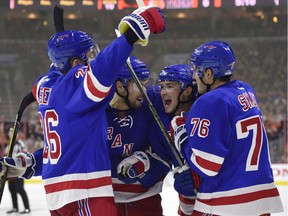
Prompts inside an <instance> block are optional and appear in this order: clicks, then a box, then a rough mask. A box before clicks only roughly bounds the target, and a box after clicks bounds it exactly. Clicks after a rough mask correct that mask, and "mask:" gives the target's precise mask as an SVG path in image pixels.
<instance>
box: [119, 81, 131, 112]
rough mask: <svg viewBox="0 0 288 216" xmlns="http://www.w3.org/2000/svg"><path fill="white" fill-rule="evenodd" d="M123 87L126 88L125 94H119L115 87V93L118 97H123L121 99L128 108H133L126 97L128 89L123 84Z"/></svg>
mask: <svg viewBox="0 0 288 216" xmlns="http://www.w3.org/2000/svg"><path fill="white" fill-rule="evenodd" d="M124 88H125V90H126V92H127V95H126V96H123V95H121V94H120V93H119V92H118V90H117V88H116V89H115V92H116V93H117V95H119V97H121V98H123V99H124V100H125V103H126V104H127V106H128V107H129V109H133V107H132V106H131V104H130V101H129V99H128V97H129V91H128V89H127V87H126V86H124Z"/></svg>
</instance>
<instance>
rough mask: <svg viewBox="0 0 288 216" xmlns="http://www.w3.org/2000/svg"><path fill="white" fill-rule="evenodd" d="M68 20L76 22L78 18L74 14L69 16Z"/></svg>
mask: <svg viewBox="0 0 288 216" xmlns="http://www.w3.org/2000/svg"><path fill="white" fill-rule="evenodd" d="M67 18H68V19H69V20H75V19H77V16H76V15H75V14H74V13H70V14H68V15H67Z"/></svg>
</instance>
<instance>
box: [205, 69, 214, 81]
mask: <svg viewBox="0 0 288 216" xmlns="http://www.w3.org/2000/svg"><path fill="white" fill-rule="evenodd" d="M204 76H205V77H206V80H207V81H208V83H210V82H211V83H213V71H212V70H211V69H210V68H207V69H206V70H205V72H204Z"/></svg>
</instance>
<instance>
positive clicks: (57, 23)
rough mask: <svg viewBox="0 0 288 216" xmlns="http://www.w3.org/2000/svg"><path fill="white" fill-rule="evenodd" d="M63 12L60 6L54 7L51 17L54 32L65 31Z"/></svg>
mask: <svg viewBox="0 0 288 216" xmlns="http://www.w3.org/2000/svg"><path fill="white" fill-rule="evenodd" d="M63 14H64V10H63V8H62V7H61V6H58V5H55V7H54V11H53V15H54V27H55V31H56V32H62V31H65V28H64V18H63Z"/></svg>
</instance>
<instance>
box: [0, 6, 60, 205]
mask: <svg viewBox="0 0 288 216" xmlns="http://www.w3.org/2000/svg"><path fill="white" fill-rule="evenodd" d="M63 14H64V11H63V8H62V7H60V6H58V5H56V6H55V7H54V14H53V15H54V27H55V31H56V32H61V31H65V28H64V19H63ZM34 101H35V98H34V96H33V94H32V92H30V93H28V94H27V95H26V96H25V97H23V98H22V100H21V102H20V106H19V109H18V112H17V115H16V120H15V122H14V126H13V130H12V135H11V137H10V142H9V147H8V155H7V157H11V156H12V153H13V149H14V146H15V141H16V137H17V133H18V129H19V125H20V121H21V117H22V114H23V112H24V110H25V109H26V108H27V107H28V106H29V105H30V104H31V103H32V102H34ZM8 169H9V167H7V170H6V172H5V174H4V176H2V178H1V179H0V204H1V201H2V197H3V192H4V188H5V183H6V181H7V175H8Z"/></svg>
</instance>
